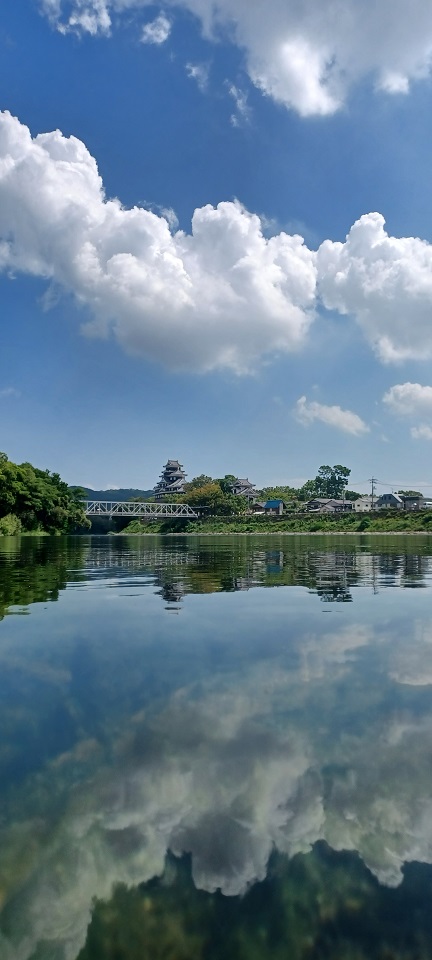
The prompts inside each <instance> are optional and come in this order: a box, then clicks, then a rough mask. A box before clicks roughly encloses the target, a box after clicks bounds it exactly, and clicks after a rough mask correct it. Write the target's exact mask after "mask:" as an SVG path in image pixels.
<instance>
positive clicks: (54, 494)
mask: <svg viewBox="0 0 432 960" xmlns="http://www.w3.org/2000/svg"><path fill="white" fill-rule="evenodd" d="M8 515H13V516H14V517H16V518H17V519H18V520H19V521H20V523H21V525H22V529H23V530H27V531H32V530H34V531H37V530H43V531H46V532H48V533H67V532H68V531H70V530H73V529H74V528H75V527H77V526H84V527H85V526H87V527H88V526H90V523H89V521H88V520H87V518H86V516H85V514H84V510H83V506H82V503H81V500H80V499H77V498H76V496H75V494H74V493H73V492H72V491H71V490H69V487H68V485H67V483H65V482H64V480H62V479H61V477H60V475H59V474H58V473H50V471H49V470H39V469H38V468H37V467H33V466H32V464H31V463H21V464H16V463H12V461H10V460H8V459H7V457H5V456H2V457H0V519H2V518H5V517H6V516H8Z"/></svg>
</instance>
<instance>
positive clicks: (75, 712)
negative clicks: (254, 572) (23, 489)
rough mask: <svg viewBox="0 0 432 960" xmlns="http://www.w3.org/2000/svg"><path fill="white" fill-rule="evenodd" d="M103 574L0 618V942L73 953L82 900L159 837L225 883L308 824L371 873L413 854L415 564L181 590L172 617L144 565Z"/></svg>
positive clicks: (152, 863) (426, 700) (423, 840)
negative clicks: (348, 597) (333, 593)
mask: <svg viewBox="0 0 432 960" xmlns="http://www.w3.org/2000/svg"><path fill="white" fill-rule="evenodd" d="M273 559H274V558H273ZM386 563H387V561H386ZM387 566H388V564H387ZM324 567H325V565H324ZM108 572H109V577H110V579H109V580H108V581H105V582H104V580H103V576H100V575H98V577H97V578H96V580H92V581H91V583H90V584H87V587H86V588H84V586H83V583H82V582H79V583H78V585H77V586H76V587H71V588H69V589H68V590H66V591H65V592H63V593H62V594H61V596H60V599H59V601H58V603H56V604H51V603H44V602H42V603H38V604H34V605H33V606H31V607H30V608H29V609H30V616H29V617H13V616H12V617H8V618H6V619H5V620H4V621H3V622H2V624H1V625H0V700H1V702H2V705H3V707H2V714H3V735H2V745H1V749H0V772H1V775H2V776H1V782H2V783H3V784H6V788H5V789H4V791H3V792H4V801H3V816H2V821H1V824H2V826H1V828H0V842H1V849H2V859H1V864H0V903H1V904H2V905H3V913H2V919H1V929H2V930H3V942H2V941H1V940H0V956H1V957H2V960H3V957H5V960H29V958H30V957H32V952H33V951H34V949H35V946H36V943H37V942H38V941H46V943H47V944H51V946H53V945H57V946H58V948H59V951H60V952H59V953H58V954H57V953H56V954H55V956H56V960H57V956H58V957H61V958H63V957H65V958H67V960H74V958H75V956H76V953H77V951H78V948H79V946H80V945H81V944H82V942H83V939H84V937H85V930H86V927H87V923H88V920H89V916H90V908H91V901H92V898H93V897H94V896H99V897H108V896H109V894H110V891H111V888H112V884H113V883H114V882H116V881H124V882H125V883H127V884H136V883H138V882H140V881H144V880H146V879H149V878H150V877H151V876H154V875H155V874H158V873H160V872H161V871H162V868H163V862H164V856H165V852H166V849H167V848H168V847H169V848H171V849H172V850H173V851H174V852H176V853H180V852H182V851H184V850H186V851H190V852H191V853H192V864H193V875H194V879H195V882H196V884H197V885H198V886H199V887H201V888H204V889H206V890H210V891H211V890H215V889H217V888H218V887H220V888H221V889H222V890H223V892H224V893H226V894H229V895H232V894H237V893H240V892H242V891H244V890H245V889H246V887H247V886H248V885H249V884H250V883H252V882H253V881H254V880H256V879H258V878H262V877H263V876H264V875H265V872H266V865H267V860H268V857H269V854H270V852H271V850H272V848H273V847H274V846H275V847H277V848H278V849H279V850H281V851H284V852H287V853H288V854H290V855H292V854H294V853H295V852H297V851H300V850H308V849H309V848H310V845H311V844H312V843H313V842H314V841H315V840H317V839H320V838H323V839H326V840H327V841H328V842H329V843H330V845H332V846H333V847H334V848H336V849H343V848H347V849H353V850H358V851H359V853H360V855H361V856H362V858H363V860H364V861H365V863H366V864H367V865H368V866H369V867H370V869H371V870H372V871H373V872H374V873H375V874H376V875H377V876H378V878H379V879H380V880H381V881H383V882H385V883H388V884H396V883H398V882H399V880H400V869H401V866H402V864H403V862H404V861H406V860H410V859H418V860H424V861H427V862H432V809H431V806H432V801H431V799H430V769H429V759H428V757H429V751H428V744H429V743H430V737H431V733H432V696H431V686H430V685H431V684H432V615H431V612H430V585H429V583H427V582H426V586H427V587H428V588H427V589H424V590H411V589H403V590H402V589H392V590H386V589H381V590H380V591H379V592H378V593H377V594H374V592H373V590H370V589H369V590H366V589H358V588H355V589H354V590H353V597H354V602H353V603H350V604H326V603H325V602H320V600H319V597H317V596H316V595H315V594H314V593H311V592H310V590H309V589H308V588H307V587H305V586H292V587H282V588H280V589H273V590H271V589H269V590H261V589H257V588H252V589H249V590H248V591H247V592H243V591H239V592H235V593H223V592H217V593H212V594H197V595H189V596H187V597H186V598H185V599H184V601H183V605H182V612H181V616H179V617H170V616H167V613H166V611H165V608H164V604H163V603H161V598H160V596H158V594H157V593H156V592H155V586H154V581H152V580H151V579H150V581H149V579H148V576H147V574H146V576H145V577H144V578H141V579H140V578H139V576H137V575H134V576H133V577H132V578H131V577H130V576H125V577H121V578H116V577H113V576H112V571H111V570H109V571H108ZM324 613H326V615H324ZM53 890H55V891H56V893H55V896H54V895H53ZM51 946H49V947H48V946H47V948H46V952H45V953H44V952H42V953H41V954H38V960H39V957H43V960H45V956H46V957H48V956H51V954H50V953H49V950H51ZM41 949H42V948H41ZM44 949H45V948H44Z"/></svg>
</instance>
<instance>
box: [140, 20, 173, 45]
mask: <svg viewBox="0 0 432 960" xmlns="http://www.w3.org/2000/svg"><path fill="white" fill-rule="evenodd" d="M170 33H171V21H170V20H168V17H166V16H165V14H163V13H161V14H160V15H159V16H158V17H156V19H155V20H152V21H151V22H150V23H146V24H145V26H144V27H143V31H142V34H141V43H155V44H160V43H165V40H168V37H169V35H170Z"/></svg>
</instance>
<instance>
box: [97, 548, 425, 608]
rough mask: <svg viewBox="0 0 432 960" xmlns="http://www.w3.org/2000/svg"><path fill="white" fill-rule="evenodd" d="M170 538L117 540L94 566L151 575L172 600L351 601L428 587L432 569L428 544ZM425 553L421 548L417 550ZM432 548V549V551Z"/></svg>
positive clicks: (99, 550)
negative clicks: (275, 596) (267, 592)
mask: <svg viewBox="0 0 432 960" xmlns="http://www.w3.org/2000/svg"><path fill="white" fill-rule="evenodd" d="M266 539H267V542H266V541H265V540H264V541H263V540H262V539H261V540H259V538H253V539H247V538H234V537H232V538H217V539H212V538H208V539H207V540H205V541H204V540H201V541H198V540H196V539H192V538H190V539H189V538H180V537H178V538H170V540H169V541H167V540H162V539H156V538H155V540H154V541H150V542H149V540H148V539H146V541H140V542H139V543H138V542H137V541H132V539H131V538H124V539H123V538H122V540H121V541H120V540H116V541H114V542H112V545H110V548H109V551H108V554H107V550H106V543H105V544H103V545H100V546H98V547H97V548H94V549H92V551H91V554H90V555H89V558H88V566H89V567H92V566H93V570H95V569H97V567H98V564H100V567H101V570H102V569H105V570H106V568H107V566H110V567H111V568H112V571H113V574H115V572H117V573H118V574H121V573H122V571H123V574H124V572H125V571H129V572H136V573H140V574H141V575H143V574H144V575H148V577H149V578H150V579H151V580H153V582H154V583H155V585H156V586H157V587H158V593H160V595H161V596H162V597H163V599H164V600H165V601H166V602H167V603H176V604H178V603H180V602H181V600H182V599H183V597H184V596H186V595H188V594H205V593H218V592H234V591H238V590H250V589H253V588H254V587H274V586H304V587H307V588H308V589H309V590H311V591H312V592H314V593H316V594H317V595H318V596H319V597H320V599H321V600H322V601H324V602H350V601H352V599H353V597H352V589H353V588H357V587H360V586H363V587H368V588H369V589H372V590H373V591H374V592H377V591H378V590H379V589H381V588H382V587H387V586H395V587H396V586H399V587H400V586H402V587H411V588H412V587H421V586H425V585H426V583H427V581H428V579H429V578H430V576H431V573H432V556H431V555H429V553H428V552H427V550H428V549H431V548H427V547H426V551H425V544H422V546H421V551H422V552H420V551H419V544H418V543H417V542H416V541H414V542H413V538H411V542H410V543H407V544H406V543H404V549H403V552H401V549H400V547H401V545H400V541H399V543H397V544H395V543H388V544H384V545H383V544H381V543H380V545H379V548H377V547H374V545H373V543H371V544H370V545H368V546H367V547H365V545H364V544H360V543H359V541H357V543H356V542H350V543H344V544H343V545H341V546H339V545H338V546H337V547H332V546H330V545H328V544H322V543H321V544H319V545H318V544H317V545H315V544H316V540H315V539H314V542H313V545H311V541H310V540H307V538H302V539H301V540H296V539H294V538H293V539H292V540H291V539H290V540H289V541H288V540H287V539H286V538H285V539H283V538H277V537H272V538H271V544H269V543H268V538H266ZM417 551H419V552H417ZM431 552H432V551H431Z"/></svg>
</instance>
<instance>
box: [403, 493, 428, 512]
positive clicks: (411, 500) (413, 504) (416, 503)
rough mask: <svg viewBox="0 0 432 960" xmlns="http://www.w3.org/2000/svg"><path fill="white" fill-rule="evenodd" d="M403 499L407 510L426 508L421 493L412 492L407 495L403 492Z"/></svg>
mask: <svg viewBox="0 0 432 960" xmlns="http://www.w3.org/2000/svg"><path fill="white" fill-rule="evenodd" d="M402 500H403V503H404V509H405V510H424V506H423V503H424V497H423V494H421V493H416V494H411V495H410V496H407V497H405V496H404V495H403V494H402Z"/></svg>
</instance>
